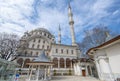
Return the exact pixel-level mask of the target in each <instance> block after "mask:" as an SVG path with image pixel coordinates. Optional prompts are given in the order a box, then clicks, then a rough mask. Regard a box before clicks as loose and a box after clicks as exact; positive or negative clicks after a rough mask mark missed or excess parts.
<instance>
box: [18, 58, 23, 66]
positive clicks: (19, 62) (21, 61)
mask: <svg viewBox="0 0 120 81" xmlns="http://www.w3.org/2000/svg"><path fill="white" fill-rule="evenodd" d="M17 63H18V64H19V65H20V66H22V64H23V59H22V58H19V59H18V60H17Z"/></svg>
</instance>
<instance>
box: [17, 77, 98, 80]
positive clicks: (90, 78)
mask: <svg viewBox="0 0 120 81" xmlns="http://www.w3.org/2000/svg"><path fill="white" fill-rule="evenodd" d="M19 81H25V78H21V79H19ZM50 81H100V80H99V79H96V78H94V77H88V76H86V77H82V76H53V77H52V80H50Z"/></svg>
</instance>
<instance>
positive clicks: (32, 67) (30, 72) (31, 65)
mask: <svg viewBox="0 0 120 81" xmlns="http://www.w3.org/2000/svg"><path fill="white" fill-rule="evenodd" d="M31 66H32V67H31V72H30V76H29V81H30V79H31V76H32V70H33V65H31Z"/></svg>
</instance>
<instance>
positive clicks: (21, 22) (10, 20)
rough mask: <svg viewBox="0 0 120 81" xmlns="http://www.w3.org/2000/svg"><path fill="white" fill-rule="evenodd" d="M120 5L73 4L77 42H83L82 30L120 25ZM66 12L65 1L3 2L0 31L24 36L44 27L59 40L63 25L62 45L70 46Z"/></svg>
mask: <svg viewBox="0 0 120 81" xmlns="http://www.w3.org/2000/svg"><path fill="white" fill-rule="evenodd" d="M119 3H120V1H119V0H89V1H86V0H71V6H72V11H73V17H74V21H75V24H74V28H75V33H76V39H77V42H79V41H80V40H81V39H82V38H83V30H85V29H87V28H92V27H95V26H96V25H98V24H105V25H107V26H112V25H111V24H116V23H117V24H118V25H119V22H120V19H119V16H120V6H119ZM67 9H68V1H66V0H9V1H8V0H0V13H2V14H0V30H1V32H9V33H10V32H14V33H17V34H19V35H23V33H24V32H25V31H27V30H28V31H30V30H33V29H35V28H39V27H44V28H46V29H48V30H49V31H50V32H51V33H53V34H54V35H55V37H56V40H57V34H58V26H59V24H60V25H61V29H62V40H63V43H65V44H70V43H71V41H70V40H71V34H70V27H69V24H68V22H69V20H68V10H67ZM111 22H114V23H111ZM3 28H4V29H3ZM113 31H114V30H113ZM66 38H67V39H66ZM65 40H66V41H67V42H66V41H65Z"/></svg>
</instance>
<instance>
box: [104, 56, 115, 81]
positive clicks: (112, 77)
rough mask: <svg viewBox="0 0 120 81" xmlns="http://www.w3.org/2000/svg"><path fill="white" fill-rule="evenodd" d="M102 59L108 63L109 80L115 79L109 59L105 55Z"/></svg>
mask: <svg viewBox="0 0 120 81" xmlns="http://www.w3.org/2000/svg"><path fill="white" fill-rule="evenodd" d="M104 60H105V61H106V63H107V64H108V67H109V71H110V75H109V76H110V78H111V80H112V81H115V77H114V75H113V74H112V69H111V66H110V64H109V59H108V58H107V57H106V58H105V59H104Z"/></svg>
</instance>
